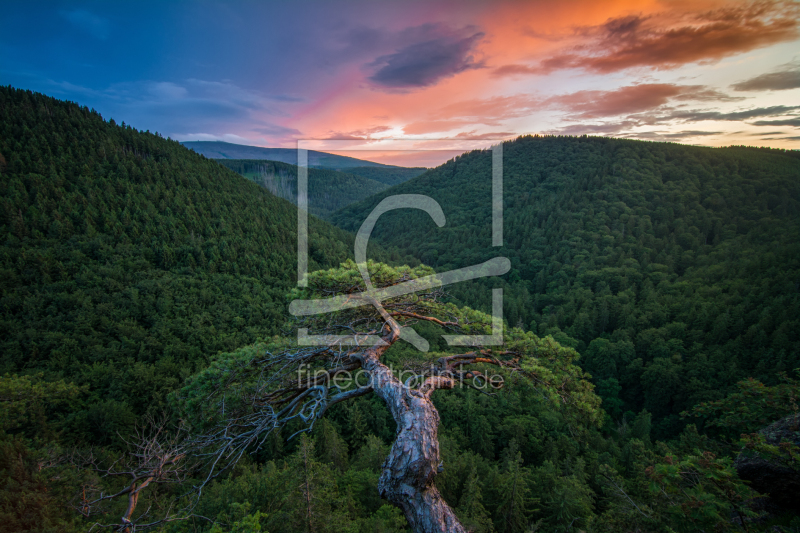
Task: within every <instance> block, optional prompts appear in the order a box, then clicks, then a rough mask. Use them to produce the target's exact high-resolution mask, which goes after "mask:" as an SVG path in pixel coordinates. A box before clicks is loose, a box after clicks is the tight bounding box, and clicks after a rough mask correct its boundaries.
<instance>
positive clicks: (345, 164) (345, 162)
mask: <svg viewBox="0 0 800 533" xmlns="http://www.w3.org/2000/svg"><path fill="white" fill-rule="evenodd" d="M181 144H182V145H184V146H185V147H187V148H189V149H191V150H194V151H195V152H197V153H198V154H201V155H204V156H206V157H208V158H210V159H267V160H269V161H280V162H281V163H289V164H290V165H297V149H295V148H263V147H261V146H246V145H243V144H233V143H226V142H223V141H185V142H182V143H181ZM308 166H310V167H313V168H327V169H331V170H338V169H343V168H353V167H379V168H402V167H394V166H392V165H384V164H382V163H375V162H374V161H366V160H364V159H356V158H355V157H348V156H344V155H336V154H329V153H326V152H318V151H316V150H309V151H308Z"/></svg>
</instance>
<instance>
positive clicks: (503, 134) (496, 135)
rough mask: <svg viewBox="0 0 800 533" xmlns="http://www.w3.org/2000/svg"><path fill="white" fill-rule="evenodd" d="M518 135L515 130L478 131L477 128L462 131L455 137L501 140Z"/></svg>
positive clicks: (475, 139)
mask: <svg viewBox="0 0 800 533" xmlns="http://www.w3.org/2000/svg"><path fill="white" fill-rule="evenodd" d="M516 135H518V134H517V133H514V132H513V131H493V132H490V133H477V132H476V130H472V131H465V132H461V133H459V134H458V135H456V136H455V137H454V138H455V139H468V140H471V141H491V140H495V139H497V140H500V139H508V138H509V137H515V136H516Z"/></svg>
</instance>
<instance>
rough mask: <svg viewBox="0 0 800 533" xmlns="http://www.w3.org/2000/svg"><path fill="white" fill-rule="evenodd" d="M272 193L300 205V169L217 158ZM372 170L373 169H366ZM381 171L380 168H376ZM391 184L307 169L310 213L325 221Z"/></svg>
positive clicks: (328, 171)
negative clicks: (298, 189)
mask: <svg viewBox="0 0 800 533" xmlns="http://www.w3.org/2000/svg"><path fill="white" fill-rule="evenodd" d="M216 161H217V162H218V163H219V164H220V165H222V166H224V167H228V168H229V169H231V170H233V171H234V172H237V173H239V174H241V175H242V176H244V177H245V178H247V179H249V180H252V181H254V182H256V183H258V184H259V185H261V186H262V187H265V188H266V189H267V190H268V191H269V192H271V193H272V194H274V195H275V196H278V197H280V198H283V199H284V200H288V201H290V202H292V203H293V204H295V205H297V167H296V166H295V165H290V164H288V163H281V162H278V161H262V160H257V159H217V160H216ZM365 168H370V167H365ZM376 168H380V167H376ZM388 187H389V185H386V184H385V183H383V182H380V181H375V180H373V179H370V178H367V177H362V176H360V175H356V174H350V173H349V169H347V170H346V171H337V170H326V169H317V168H309V169H308V212H309V213H311V214H312V215H316V216H318V217H322V218H325V217H327V216H329V215H330V214H331V213H333V212H334V211H336V210H338V209H341V208H342V207H345V206H347V205H350V204H352V203H353V202H357V201H359V200H363V199H364V198H367V197H368V196H372V195H373V194H377V193H379V192H380V191H382V190H384V189H387V188H388Z"/></svg>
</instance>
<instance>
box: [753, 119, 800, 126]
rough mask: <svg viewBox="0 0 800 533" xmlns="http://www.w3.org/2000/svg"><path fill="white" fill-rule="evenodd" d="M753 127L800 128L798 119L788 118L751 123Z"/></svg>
mask: <svg viewBox="0 0 800 533" xmlns="http://www.w3.org/2000/svg"><path fill="white" fill-rule="evenodd" d="M753 125H754V126H793V127H795V128H800V117H798V118H789V119H782V120H757V121H755V122H753Z"/></svg>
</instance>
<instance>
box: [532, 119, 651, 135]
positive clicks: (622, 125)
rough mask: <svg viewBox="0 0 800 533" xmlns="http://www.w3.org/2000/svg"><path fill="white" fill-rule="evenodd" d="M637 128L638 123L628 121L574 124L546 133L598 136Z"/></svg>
mask: <svg viewBox="0 0 800 533" xmlns="http://www.w3.org/2000/svg"><path fill="white" fill-rule="evenodd" d="M634 126H636V122H634V121H632V120H626V121H623V122H610V123H606V124H572V125H570V126H564V127H563V128H557V129H554V130H547V131H545V132H544V133H547V134H551V135H596V134H606V135H609V134H616V133H619V132H621V131H622V130H625V129H629V128H632V127H634Z"/></svg>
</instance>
